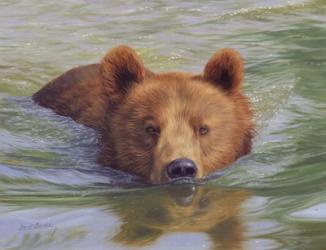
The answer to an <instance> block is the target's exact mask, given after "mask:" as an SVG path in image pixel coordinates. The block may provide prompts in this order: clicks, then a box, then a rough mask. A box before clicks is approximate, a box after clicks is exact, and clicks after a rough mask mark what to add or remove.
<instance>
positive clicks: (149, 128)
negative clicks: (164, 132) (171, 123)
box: [145, 125, 160, 135]
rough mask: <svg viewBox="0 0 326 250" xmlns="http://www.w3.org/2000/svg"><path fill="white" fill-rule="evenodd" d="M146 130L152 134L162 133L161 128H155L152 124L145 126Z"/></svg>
mask: <svg viewBox="0 0 326 250" xmlns="http://www.w3.org/2000/svg"><path fill="white" fill-rule="evenodd" d="M145 131H146V133H148V134H151V135H157V134H159V133H160V129H159V128H155V127H154V126H152V125H149V126H147V127H145Z"/></svg>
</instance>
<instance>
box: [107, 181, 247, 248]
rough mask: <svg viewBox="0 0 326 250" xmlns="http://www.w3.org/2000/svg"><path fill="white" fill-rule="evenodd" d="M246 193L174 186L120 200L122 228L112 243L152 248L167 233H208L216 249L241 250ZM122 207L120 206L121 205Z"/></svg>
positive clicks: (118, 208) (119, 213)
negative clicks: (242, 217) (242, 214)
mask: <svg viewBox="0 0 326 250" xmlns="http://www.w3.org/2000/svg"><path fill="white" fill-rule="evenodd" d="M248 196H249V193H248V192H247V191H245V190H236V189H218V188H216V187H204V186H191V185H186V186H185V185H182V186H172V187H168V188H165V189H163V190H150V191H146V192H144V193H141V194H139V193H138V194H136V195H135V196H132V198H130V195H128V197H126V198H122V197H121V198H122V199H119V201H118V202H117V203H116V204H115V206H114V207H115V208H114V210H115V211H114V212H115V213H116V214H117V215H118V216H119V218H120V219H121V221H122V225H121V227H120V229H119V232H118V233H117V234H116V235H115V236H114V238H113V240H114V241H115V242H117V243H122V244H125V245H129V246H134V247H136V246H146V245H150V244H153V243H154V242H155V241H156V240H157V239H158V238H159V237H161V236H162V235H164V234H165V233H173V232H200V233H206V234H207V235H208V236H209V238H210V239H211V241H212V245H213V249H239V248H241V245H242V241H243V232H244V229H243V226H242V223H241V218H240V215H241V204H242V203H243V201H245V200H246V199H247V198H248ZM118 203H119V204H118Z"/></svg>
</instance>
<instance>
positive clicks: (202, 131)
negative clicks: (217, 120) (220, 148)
mask: <svg viewBox="0 0 326 250" xmlns="http://www.w3.org/2000/svg"><path fill="white" fill-rule="evenodd" d="M198 132H199V134H200V135H206V134H207V133H208V127H207V126H201V127H200V128H199V130H198Z"/></svg>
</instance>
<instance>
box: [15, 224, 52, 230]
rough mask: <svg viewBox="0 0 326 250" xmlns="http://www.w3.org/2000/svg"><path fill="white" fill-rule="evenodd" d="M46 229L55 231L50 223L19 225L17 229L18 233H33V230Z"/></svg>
mask: <svg viewBox="0 0 326 250" xmlns="http://www.w3.org/2000/svg"><path fill="white" fill-rule="evenodd" d="M47 229H52V230H53V229H55V226H54V225H53V224H51V223H40V222H35V223H28V224H21V225H20V226H19V228H18V230H19V231H34V230H47Z"/></svg>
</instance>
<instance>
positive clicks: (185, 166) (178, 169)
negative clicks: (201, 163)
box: [166, 158, 197, 180]
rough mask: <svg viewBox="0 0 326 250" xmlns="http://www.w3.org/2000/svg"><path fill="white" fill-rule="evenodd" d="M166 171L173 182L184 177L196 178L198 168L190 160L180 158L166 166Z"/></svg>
mask: <svg viewBox="0 0 326 250" xmlns="http://www.w3.org/2000/svg"><path fill="white" fill-rule="evenodd" d="M166 171H167V174H168V177H169V178H170V179H171V180H172V179H176V178H182V177H190V178H194V177H195V176H196V174H197V166H196V164H195V163H194V162H193V161H192V160H190V159H187V158H179V159H176V160H174V161H172V162H170V163H169V164H168V165H167V166H166Z"/></svg>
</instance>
